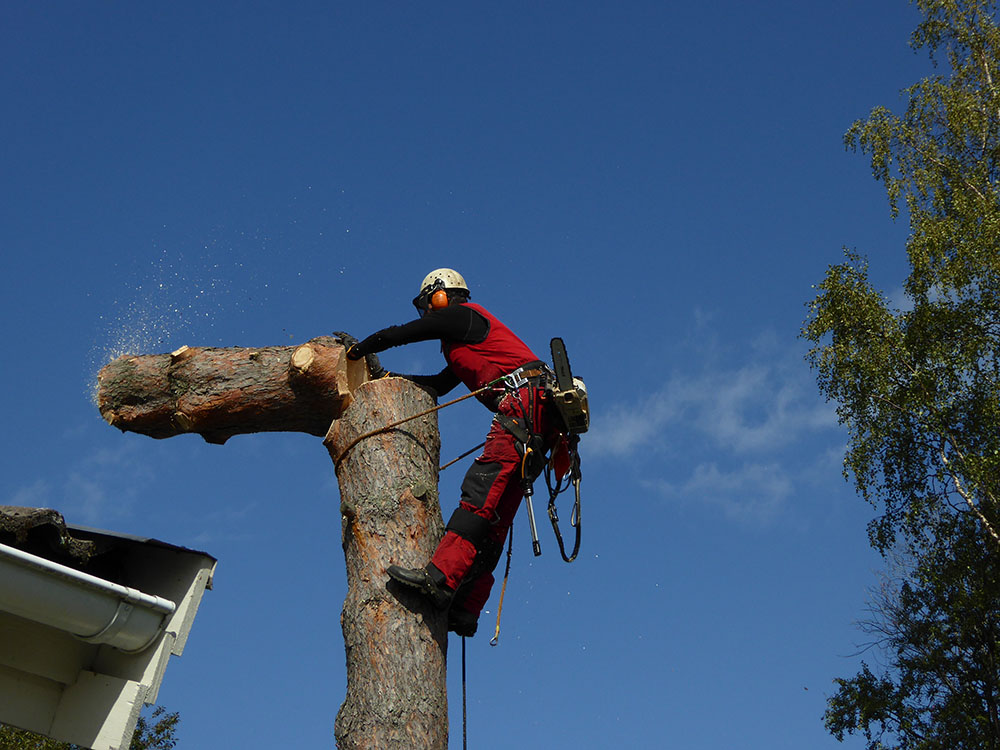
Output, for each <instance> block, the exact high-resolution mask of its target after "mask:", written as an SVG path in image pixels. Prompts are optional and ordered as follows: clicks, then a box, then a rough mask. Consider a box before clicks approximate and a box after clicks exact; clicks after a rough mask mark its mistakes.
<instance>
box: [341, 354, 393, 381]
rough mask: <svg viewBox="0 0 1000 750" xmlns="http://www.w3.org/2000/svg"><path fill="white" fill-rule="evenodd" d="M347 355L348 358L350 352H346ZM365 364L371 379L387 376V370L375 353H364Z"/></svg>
mask: <svg viewBox="0 0 1000 750" xmlns="http://www.w3.org/2000/svg"><path fill="white" fill-rule="evenodd" d="M347 356H348V358H350V356H351V355H350V353H348V355H347ZM365 364H366V365H368V376H369V377H370V378H371V379H372V380H378V379H379V378H384V377H388V375H389V371H388V370H386V369H385V368H384V367H382V363H381V362H380V361H379V358H378V355H377V354H366V355H365Z"/></svg>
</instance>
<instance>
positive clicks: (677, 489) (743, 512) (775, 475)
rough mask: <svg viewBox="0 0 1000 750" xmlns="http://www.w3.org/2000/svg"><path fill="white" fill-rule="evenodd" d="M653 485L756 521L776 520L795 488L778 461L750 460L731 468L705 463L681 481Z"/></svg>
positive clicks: (672, 496) (736, 517) (684, 499)
mask: <svg viewBox="0 0 1000 750" xmlns="http://www.w3.org/2000/svg"><path fill="white" fill-rule="evenodd" d="M649 485H650V487H651V488H653V489H655V490H657V491H658V492H659V493H661V494H662V495H663V496H664V497H667V498H669V499H671V500H674V501H678V502H686V503H692V504H707V505H712V506H715V507H717V508H720V509H721V510H722V511H723V512H724V513H725V515H726V517H727V518H730V519H734V520H738V521H747V522H756V523H764V522H768V521H770V520H772V519H773V518H774V516H775V515H776V514H777V513H778V512H779V511H780V510H781V508H782V507H783V504H784V501H785V499H786V498H787V497H788V496H789V495H791V494H792V492H793V489H794V482H793V481H792V478H791V477H790V476H789V475H788V474H787V473H786V472H785V470H784V469H783V468H782V467H781V465H780V464H778V463H767V464H760V463H747V464H743V465H742V466H740V467H738V468H736V469H733V470H729V471H727V470H724V469H720V468H719V466H718V464H716V463H714V462H709V463H703V464H699V465H698V466H696V467H695V468H694V470H693V471H692V473H691V475H690V476H689V477H688V478H687V479H686V480H684V481H683V482H681V483H679V484H672V483H670V482H668V481H664V480H659V481H656V482H651V483H649Z"/></svg>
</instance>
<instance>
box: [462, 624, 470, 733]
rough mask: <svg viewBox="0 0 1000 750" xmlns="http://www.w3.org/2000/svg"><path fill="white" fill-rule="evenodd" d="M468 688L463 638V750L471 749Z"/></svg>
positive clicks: (463, 641)
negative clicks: (466, 698)
mask: <svg viewBox="0 0 1000 750" xmlns="http://www.w3.org/2000/svg"><path fill="white" fill-rule="evenodd" d="M467 691H468V688H467V686H466V682H465V636H464V635H463V636H462V750H468V747H469V714H468V713H467V712H466V709H465V697H466V693H467Z"/></svg>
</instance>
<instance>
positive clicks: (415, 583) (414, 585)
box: [385, 565, 455, 609]
mask: <svg viewBox="0 0 1000 750" xmlns="http://www.w3.org/2000/svg"><path fill="white" fill-rule="evenodd" d="M385 572H386V573H388V574H389V577H390V578H392V580H394V581H398V582H399V583H401V584H403V585H404V586H409V587H410V588H411V589H417V590H418V591H420V593H421V594H423V595H424V596H426V597H427V598H428V599H429V600H430V602H431V604H433V605H434V606H435V607H437V608H438V609H447V608H448V605H449V604H451V598H452V597H453V596H454V595H455V592H454V591H452V590H451V589H450V588H448V586H447V585H445V582H444V574H443V573H442V572H441V571H440V570H438V569H437V568H436V567H433V566H432V565H428V566H427V567H426V568H401V567H399V566H398V565H390V566H389V567H388V568H386V569H385Z"/></svg>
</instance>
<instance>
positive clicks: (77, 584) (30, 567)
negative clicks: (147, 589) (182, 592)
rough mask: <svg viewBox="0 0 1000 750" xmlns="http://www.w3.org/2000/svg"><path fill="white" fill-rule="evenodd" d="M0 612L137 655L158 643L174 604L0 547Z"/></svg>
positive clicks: (36, 557)
mask: <svg viewBox="0 0 1000 750" xmlns="http://www.w3.org/2000/svg"><path fill="white" fill-rule="evenodd" d="M0 608H2V609H3V610H5V611H7V612H10V613H11V614H14V615H17V616H18V617H23V618H25V619H27V620H32V621H33V622H40V623H42V624H43V625H48V626H50V627H53V628H58V629H59V630H63V631H66V632H68V633H71V634H73V635H74V636H76V637H77V638H80V639H81V640H84V641H87V642H88V643H98V644H107V645H109V646H113V647H114V648H117V649H120V650H122V651H126V652H138V651H143V650H145V649H146V648H148V647H149V646H151V645H152V644H153V642H154V641H156V639H157V638H158V637H159V636H160V634H161V633H162V632H163V629H164V627H165V626H166V623H167V620H168V618H169V617H170V615H171V614H173V612H174V610H175V609H176V605H175V604H174V603H173V602H172V601H170V600H169V599H164V598H162V597H159V596H153V595H151V594H144V593H143V592H141V591H138V590H137V589H133V588H129V587H128V586H122V585H120V584H117V583H113V582H112V581H106V580H104V579H103V578H98V577H97V576H92V575H90V574H88V573H83V572H81V571H79V570H74V569H73V568H69V567H67V566H65V565H60V564H59V563H55V562H52V561H51V560H46V559H45V558H44V557H38V556H36V555H32V554H29V553H27V552H24V551H22V550H19V549H16V548H14V547H9V546H7V545H5V544H0Z"/></svg>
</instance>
